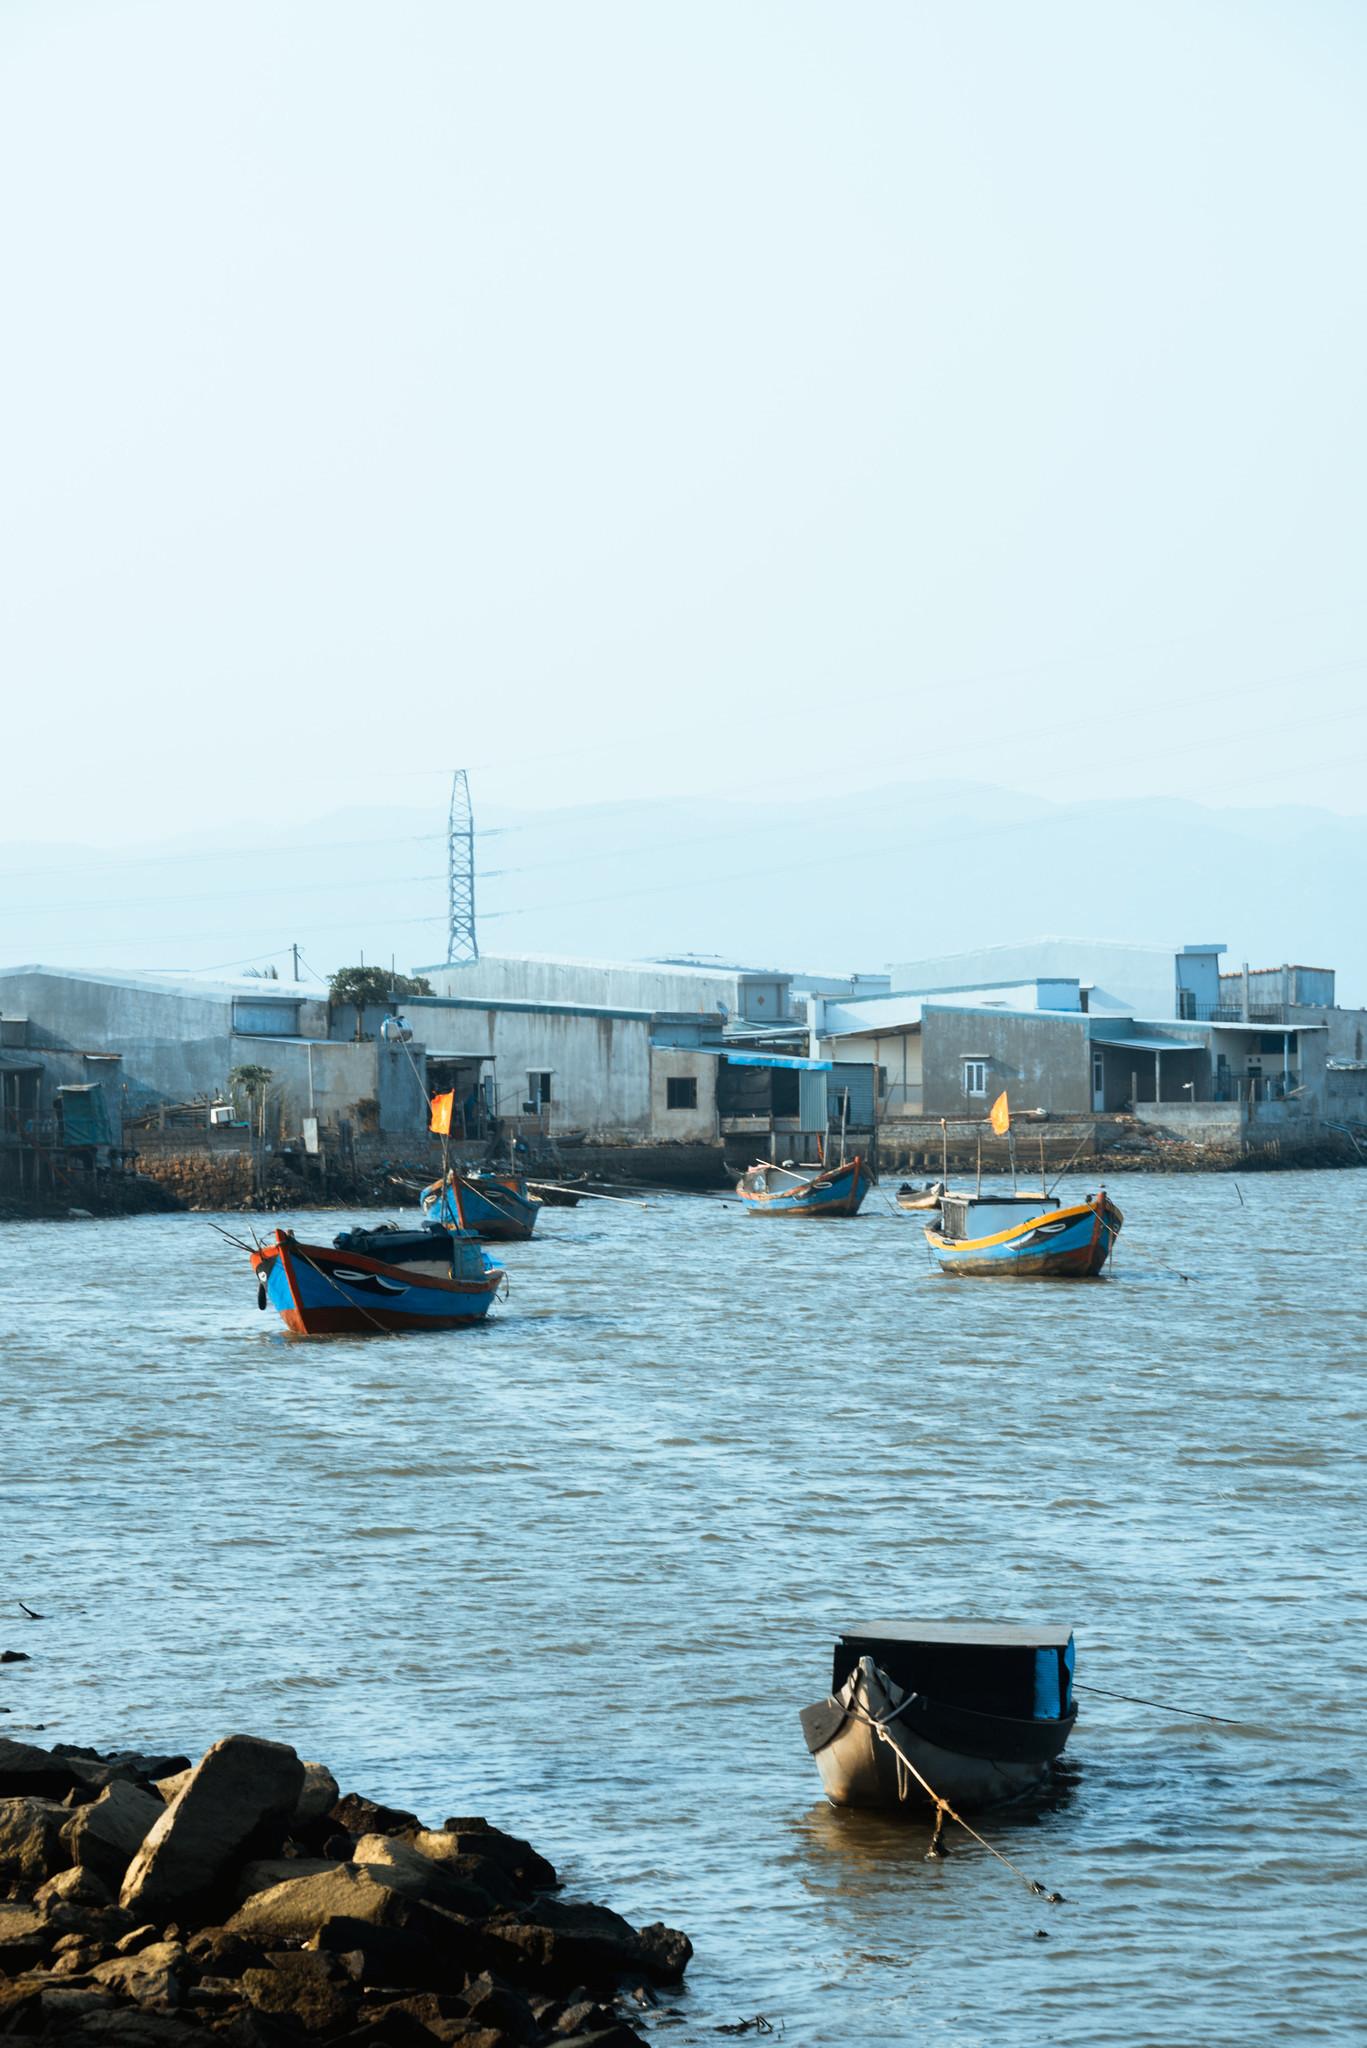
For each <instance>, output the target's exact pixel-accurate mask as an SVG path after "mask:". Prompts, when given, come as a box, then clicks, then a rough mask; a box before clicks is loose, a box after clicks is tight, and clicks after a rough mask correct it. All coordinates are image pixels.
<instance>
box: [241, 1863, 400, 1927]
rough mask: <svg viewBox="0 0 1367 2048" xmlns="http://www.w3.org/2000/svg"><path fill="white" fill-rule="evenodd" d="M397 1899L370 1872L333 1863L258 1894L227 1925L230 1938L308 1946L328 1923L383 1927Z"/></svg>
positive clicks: (247, 1901) (354, 1866)
mask: <svg viewBox="0 0 1367 2048" xmlns="http://www.w3.org/2000/svg"><path fill="white" fill-rule="evenodd" d="M393 1897H394V1892H393V1889H392V1888H391V1887H390V1886H388V1885H383V1884H381V1883H379V1881H378V1879H377V1878H376V1877H375V1876H374V1875H373V1874H372V1873H371V1872H370V1871H368V1870H360V1869H358V1868H357V1867H356V1865H355V1864H354V1863H331V1864H328V1865H327V1867H326V1868H325V1869H323V1870H314V1871H311V1872H310V1873H309V1874H308V1875H307V1876H304V1877H297V1878H291V1879H289V1880H287V1881H286V1882H285V1883H284V1884H277V1885H272V1886H271V1887H270V1889H269V1890H268V1891H262V1892H256V1893H255V1894H254V1895H253V1896H252V1897H251V1898H249V1899H247V1900H245V1901H244V1903H243V1904H242V1905H241V1906H239V1907H238V1909H237V1911H236V1912H235V1913H234V1914H233V1916H232V1918H231V1920H229V1921H228V1922H227V1923H226V1926H227V1930H228V1932H229V1933H230V1934H241V1935H245V1936H246V1937H247V1938H248V1939H249V1940H252V1941H261V1942H267V1943H271V1944H275V1943H283V1942H289V1941H307V1940H308V1938H309V1936H310V1935H312V1934H316V1933H317V1932H318V1929H319V1928H320V1927H323V1926H325V1925H326V1923H327V1922H328V1921H329V1920H336V1919H339V1918H345V1919H347V1920H357V1921H362V1922H364V1923H366V1924H372V1923H373V1924H374V1925H377V1926H378V1925H380V1924H382V1922H383V1920H384V1917H385V1915H386V1913H387V1912H388V1910H389V1902H390V1900H391V1899H392V1898H393Z"/></svg>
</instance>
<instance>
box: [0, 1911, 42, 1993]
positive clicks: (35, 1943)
mask: <svg viewBox="0 0 1367 2048" xmlns="http://www.w3.org/2000/svg"><path fill="white" fill-rule="evenodd" d="M52 1939H53V1934H52V1929H51V1927H50V1926H49V1925H48V1921H47V1916H46V1914H45V1913H43V1912H42V1910H41V1909H40V1908H39V1907H37V1906H22V1905H18V1904H14V1903H10V1904H7V1905H0V1976H3V1977H18V1976H21V1975H22V1974H23V1972H24V1971H26V1970H32V1969H34V1968H36V1966H37V1965H38V1964H39V1963H40V1962H41V1961H42V1960H43V1957H44V1956H45V1955H46V1954H47V1951H48V1945H49V1943H50V1942H51V1941H52Z"/></svg>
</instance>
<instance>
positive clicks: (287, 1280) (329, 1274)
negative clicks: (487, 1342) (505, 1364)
mask: <svg viewBox="0 0 1367 2048" xmlns="http://www.w3.org/2000/svg"><path fill="white" fill-rule="evenodd" d="M252 1268H253V1270H254V1272H255V1273H256V1280H257V1293H256V1303H257V1307H258V1308H261V1309H266V1308H273V1309H276V1310H277V1311H278V1312H279V1314H280V1315H281V1317H282V1318H283V1319H284V1323H285V1327H286V1329H287V1330H293V1331H294V1333H295V1334H296V1336H301V1337H332V1336H338V1335H343V1334H351V1335H354V1336H366V1335H368V1334H370V1333H373V1332H375V1331H379V1330H383V1331H385V1332H392V1331H395V1330H454V1329H459V1328H460V1327H461V1325H462V1324H465V1323H478V1322H482V1321H483V1319H484V1317H485V1316H487V1315H488V1313H489V1310H490V1308H491V1307H492V1305H493V1301H494V1297H495V1295H496V1294H497V1293H498V1290H499V1288H500V1286H501V1285H502V1284H503V1282H504V1280H505V1278H506V1276H505V1274H504V1273H503V1270H502V1268H501V1267H499V1266H495V1265H493V1264H492V1263H491V1261H490V1260H489V1259H488V1258H486V1257H485V1255H484V1253H483V1252H482V1251H481V1250H480V1248H479V1245H478V1243H477V1242H476V1241H475V1239H474V1238H472V1237H470V1236H468V1235H465V1234H463V1233H460V1232H457V1231H453V1230H448V1229H446V1228H445V1227H444V1226H443V1225H434V1226H432V1227H430V1228H428V1229H425V1230H397V1229H395V1228H393V1226H390V1225H385V1226H381V1227H380V1228H379V1229H376V1230H344V1231H343V1232H342V1233H341V1235H340V1236H339V1237H338V1238H336V1239H335V1241H334V1242H333V1244H332V1245H330V1246H329V1245H316V1244H304V1243H302V1242H301V1241H300V1239H299V1238H297V1237H296V1236H295V1234H294V1232H293V1231H292V1230H277V1231H276V1232H275V1235H274V1236H273V1237H272V1238H271V1239H269V1240H268V1242H267V1243H265V1244H263V1245H260V1246H258V1247H257V1249H256V1250H255V1251H253V1253H252Z"/></svg>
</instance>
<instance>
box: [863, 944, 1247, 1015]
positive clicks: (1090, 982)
mask: <svg viewBox="0 0 1367 2048" xmlns="http://www.w3.org/2000/svg"><path fill="white" fill-rule="evenodd" d="M1224 951H1225V948H1224V946H1223V945H1217V944H1205V945H1193V946H1183V947H1182V948H1181V949H1180V951H1174V950H1173V949H1172V948H1171V947H1162V946H1129V945H1120V944H1116V943H1114V942H1112V941H1109V940H1103V939H1031V940H1027V941H1025V942H1023V943H1021V944H1019V945H1010V946H984V947H981V948H980V949H979V950H978V951H977V952H973V953H951V954H943V955H941V956H940V957H938V958H933V959H928V960H909V961H904V962H902V963H900V964H898V965H896V966H894V967H893V968H892V969H891V970H890V972H891V976H892V986H893V988H894V989H896V990H898V991H899V992H901V993H904V994H908V995H933V994H941V995H949V994H953V993H955V992H960V993H965V994H968V993H974V994H982V995H986V993H987V992H989V991H991V990H995V989H998V988H1000V989H1002V990H1009V989H1011V988H1012V987H1015V986H1017V985H1019V984H1020V983H1022V982H1025V983H1036V982H1049V981H1057V982H1066V983H1076V984H1077V986H1078V988H1079V989H1080V990H1081V992H1082V998H1083V1008H1084V1009H1086V1010H1088V1011H1094V1012H1105V1013H1109V1014H1110V1015H1113V1016H1129V1017H1153V1018H1163V1019H1166V1018H1177V1017H1202V1016H1204V1015H1208V1014H1209V1013H1210V1011H1211V1010H1213V1009H1214V1008H1215V1007H1216V1006H1218V1004H1219V1003H1220V1000H1221V994H1220V969H1219V962H1220V955H1221V954H1222V953H1223V952H1224Z"/></svg>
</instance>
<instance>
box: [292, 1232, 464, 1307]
mask: <svg viewBox="0 0 1367 2048" xmlns="http://www.w3.org/2000/svg"><path fill="white" fill-rule="evenodd" d="M292 1257H293V1258H299V1259H301V1260H302V1262H303V1264H304V1265H306V1266H308V1267H309V1268H310V1269H311V1270H312V1271H313V1272H315V1273H321V1274H322V1275H323V1277H324V1278H326V1279H327V1280H329V1281H333V1280H334V1275H333V1273H332V1272H331V1271H330V1270H329V1269H328V1267H327V1266H326V1265H322V1264H320V1263H319V1261H320V1259H321V1260H328V1261H330V1262H331V1264H332V1266H334V1267H335V1266H340V1267H342V1268H343V1269H348V1268H349V1269H350V1270H352V1271H355V1270H356V1269H357V1268H359V1269H360V1270H362V1271H363V1272H365V1273H368V1274H375V1275H378V1276H379V1277H380V1278H381V1279H384V1280H397V1281H401V1282H403V1283H404V1284H405V1285H406V1286H407V1287H410V1288H412V1287H420V1288H426V1289H430V1290H431V1291H432V1292H434V1293H437V1294H476V1295H480V1294H492V1293H494V1292H495V1291H496V1289H497V1288H498V1285H499V1282H500V1281H501V1280H502V1278H503V1268H502V1267H501V1266H490V1267H488V1268H486V1270H485V1271H484V1273H482V1274H481V1276H480V1278H479V1279H478V1280H459V1279H457V1278H456V1276H455V1275H454V1274H452V1276H451V1278H450V1279H449V1280H442V1279H439V1278H438V1277H437V1276H436V1275H435V1274H429V1273H423V1274H419V1275H418V1276H416V1277H415V1276H414V1275H413V1274H412V1273H411V1272H410V1271H409V1270H408V1269H407V1268H406V1267H403V1266H389V1265H386V1264H385V1262H384V1260H383V1259H370V1258H367V1257H366V1255H365V1253H364V1252H339V1251H338V1250H336V1248H335V1247H331V1248H330V1247H328V1246H326V1245H315V1244H306V1243H305V1242H304V1241H303V1239H301V1238H298V1237H296V1236H295V1234H294V1232H293V1231H285V1230H277V1231H276V1233H275V1242H274V1243H266V1244H263V1245H262V1246H261V1247H260V1249H259V1250H258V1251H254V1252H253V1253H252V1265H253V1267H254V1268H255V1269H256V1271H257V1272H258V1273H260V1272H261V1271H262V1269H263V1267H265V1266H266V1265H267V1264H269V1262H270V1261H271V1260H272V1259H277V1258H278V1259H279V1260H280V1261H281V1263H282V1265H283V1267H284V1272H285V1278H286V1280H287V1281H288V1282H289V1288H290V1293H291V1295H292V1296H293V1298H294V1304H295V1307H296V1309H297V1308H299V1296H298V1290H297V1289H296V1287H295V1285H294V1274H293V1272H292V1271H291V1269H290V1260H291V1258H292ZM334 1284H335V1282H334ZM348 1306H350V1304H348Z"/></svg>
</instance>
